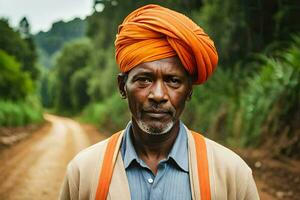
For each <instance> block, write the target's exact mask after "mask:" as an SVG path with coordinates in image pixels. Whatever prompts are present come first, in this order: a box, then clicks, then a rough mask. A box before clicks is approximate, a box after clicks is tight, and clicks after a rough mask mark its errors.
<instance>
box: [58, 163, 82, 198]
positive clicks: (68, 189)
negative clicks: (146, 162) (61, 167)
mask: <svg viewBox="0 0 300 200" xmlns="http://www.w3.org/2000/svg"><path fill="white" fill-rule="evenodd" d="M78 174H79V171H78V168H77V167H76V166H75V164H74V163H72V162H71V163H70V164H69V165H68V168H67V173H66V176H65V178H64V182H63V185H62V187H61V191H60V195H59V199H60V200H78V199H79V195H78V191H79V190H78V184H77V183H78V177H79V175H78Z"/></svg>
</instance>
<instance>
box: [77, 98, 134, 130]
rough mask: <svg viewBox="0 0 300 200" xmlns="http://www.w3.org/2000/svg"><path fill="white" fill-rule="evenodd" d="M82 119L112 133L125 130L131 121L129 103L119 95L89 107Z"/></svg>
mask: <svg viewBox="0 0 300 200" xmlns="http://www.w3.org/2000/svg"><path fill="white" fill-rule="evenodd" d="M81 118H82V120H83V121H85V122H90V123H94V124H96V125H97V126H98V127H100V128H102V129H104V130H106V131H109V132H110V133H114V132H116V131H118V130H121V129H124V127H125V126H126V124H127V122H128V121H129V120H130V119H131V118H130V113H129V110H128V106H127V102H126V101H124V100H122V99H121V98H120V95H119V94H118V93H115V94H114V95H112V96H111V97H110V98H108V99H106V100H105V101H104V102H101V103H94V104H90V105H89V106H87V107H86V108H85V109H84V111H83V114H82V117H81Z"/></svg>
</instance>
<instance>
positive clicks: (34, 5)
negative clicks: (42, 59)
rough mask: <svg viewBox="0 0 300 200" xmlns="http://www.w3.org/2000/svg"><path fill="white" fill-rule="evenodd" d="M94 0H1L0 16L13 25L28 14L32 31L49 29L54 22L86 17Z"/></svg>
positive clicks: (16, 24)
mask: <svg viewBox="0 0 300 200" xmlns="http://www.w3.org/2000/svg"><path fill="white" fill-rule="evenodd" d="M93 3H94V0H0V18H6V19H8V20H9V24H10V25H11V26H12V27H17V26H18V24H19V21H20V20H21V19H22V18H23V17H24V16H26V18H27V20H28V21H29V24H30V26H31V33H33V34H35V33H37V32H39V31H47V30H49V29H50V28H51V25H52V23H53V22H56V21H59V20H64V21H69V20H72V19H73V18H75V17H80V18H82V19H83V18H85V17H86V16H88V15H90V14H91V13H92V7H93Z"/></svg>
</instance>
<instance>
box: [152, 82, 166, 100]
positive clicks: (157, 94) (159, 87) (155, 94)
mask: <svg viewBox="0 0 300 200" xmlns="http://www.w3.org/2000/svg"><path fill="white" fill-rule="evenodd" d="M148 98H149V100H151V101H155V102H156V103H164V102H167V101H168V94H167V88H166V87H165V85H164V83H163V81H156V82H155V83H154V84H153V85H152V87H151V90H150V93H149V96H148Z"/></svg>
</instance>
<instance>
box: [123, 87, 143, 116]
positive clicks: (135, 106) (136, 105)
mask: <svg viewBox="0 0 300 200" xmlns="http://www.w3.org/2000/svg"><path fill="white" fill-rule="evenodd" d="M127 91H128V92H127V97H128V105H129V108H130V110H131V112H132V113H137V111H138V110H139V109H140V108H141V107H142V104H143V102H145V100H146V95H145V94H144V93H143V92H141V91H139V90H137V89H135V90H127Z"/></svg>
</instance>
